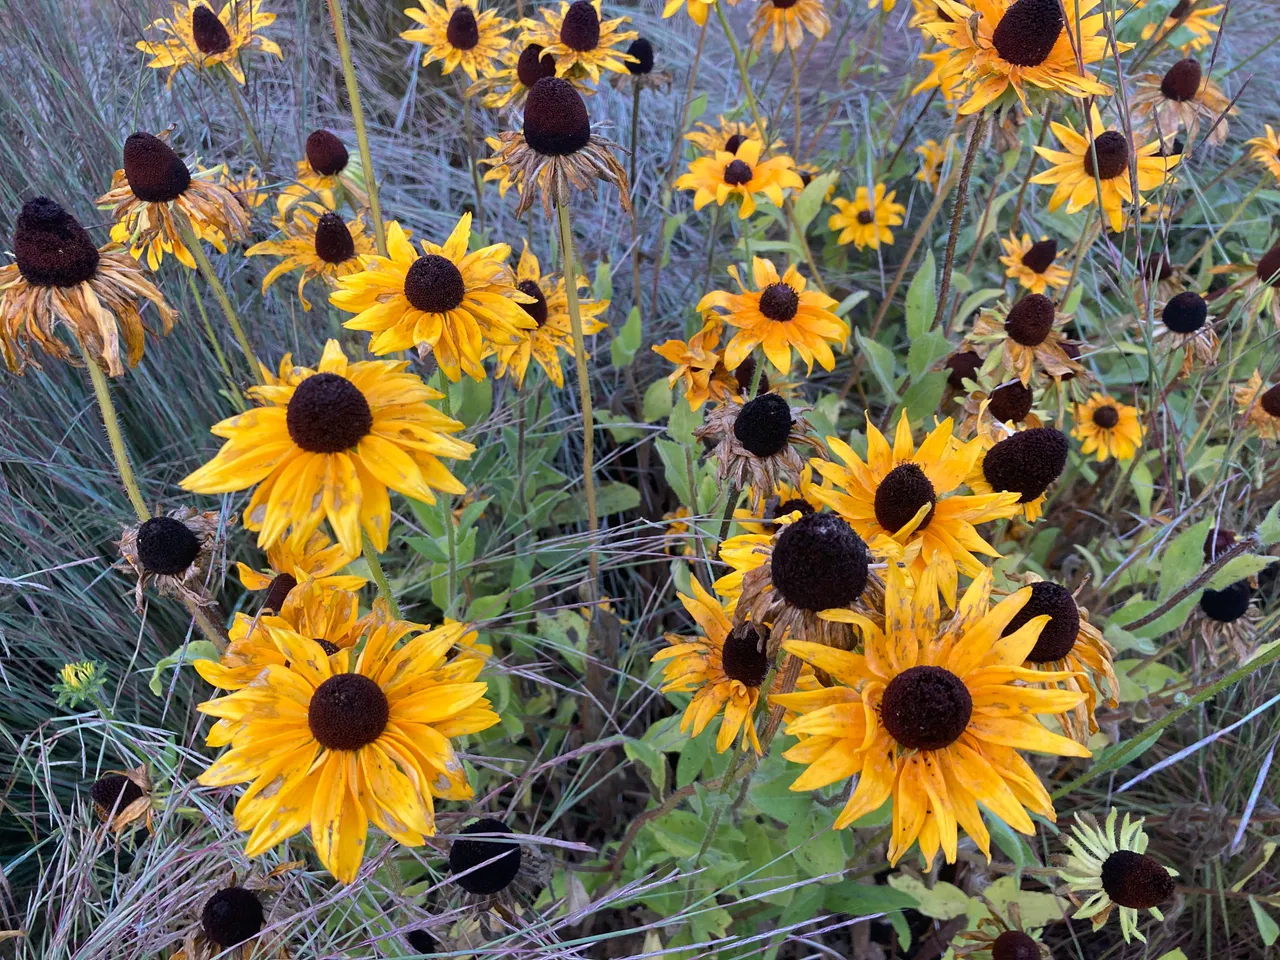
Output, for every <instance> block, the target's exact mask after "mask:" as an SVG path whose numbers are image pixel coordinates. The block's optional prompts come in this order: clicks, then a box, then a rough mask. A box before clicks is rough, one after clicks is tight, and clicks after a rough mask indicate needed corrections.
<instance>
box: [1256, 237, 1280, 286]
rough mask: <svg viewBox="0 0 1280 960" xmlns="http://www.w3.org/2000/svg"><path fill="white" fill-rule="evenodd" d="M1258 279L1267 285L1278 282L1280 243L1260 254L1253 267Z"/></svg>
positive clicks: (1279, 279) (1279, 280) (1279, 275)
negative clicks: (1256, 264) (1255, 265)
mask: <svg viewBox="0 0 1280 960" xmlns="http://www.w3.org/2000/svg"><path fill="white" fill-rule="evenodd" d="M1255 272H1256V273H1257V276H1258V279H1259V280H1261V281H1262V282H1263V283H1265V284H1267V285H1268V286H1271V287H1274V286H1275V285H1276V284H1278V283H1280V243H1277V244H1276V245H1275V246H1274V247H1272V248H1271V249H1270V250H1268V251H1267V252H1266V253H1264V254H1263V255H1262V259H1261V260H1259V261H1258V266H1257V267H1256V268H1255Z"/></svg>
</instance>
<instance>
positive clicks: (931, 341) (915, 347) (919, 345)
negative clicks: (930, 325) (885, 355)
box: [907, 330, 951, 379]
mask: <svg viewBox="0 0 1280 960" xmlns="http://www.w3.org/2000/svg"><path fill="white" fill-rule="evenodd" d="M950 352H951V342H950V341H949V340H948V339H947V338H946V337H944V336H943V335H942V334H940V333H939V332H938V331H937V330H929V331H927V332H925V333H922V334H920V335H919V336H916V337H912V338H911V349H910V350H908V351H907V372H908V373H909V374H911V376H912V377H915V378H917V379H919V377H920V375H921V374H923V373H924V372H925V371H926V370H928V369H929V368H930V367H931V366H933V364H934V363H935V362H936V361H938V360H940V359H942V358H943V357H945V356H946V355H947V354H948V353H950Z"/></svg>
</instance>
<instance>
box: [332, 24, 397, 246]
mask: <svg viewBox="0 0 1280 960" xmlns="http://www.w3.org/2000/svg"><path fill="white" fill-rule="evenodd" d="M327 2H328V4H329V18H330V19H331V20H332V21H333V39H334V40H335V41H336V42H337V44H338V55H339V56H340V57H341V58H342V79H343V80H344V81H345V82H346V85H347V99H348V100H350V101H351V123H352V126H354V127H355V130H356V143H357V144H359V146H360V166H361V167H362V168H363V170H364V186H365V192H366V193H368V195H369V219H370V220H372V221H373V236H374V240H375V241H376V242H377V245H378V253H379V254H380V255H381V256H384V257H385V256H386V255H387V228H386V225H385V224H384V223H383V222H382V204H381V203H380V202H379V200H378V178H377V177H375V176H374V173H373V153H372V152H371V151H370V150H369V131H368V130H367V129H366V128H365V124H364V106H363V105H362V104H361V102H360V85H359V83H357V81H356V67H355V64H354V63H353V62H352V60H351V41H350V40H349V39H348V38H347V27H346V24H345V23H344V22H343V19H342V9H341V6H340V0H327Z"/></svg>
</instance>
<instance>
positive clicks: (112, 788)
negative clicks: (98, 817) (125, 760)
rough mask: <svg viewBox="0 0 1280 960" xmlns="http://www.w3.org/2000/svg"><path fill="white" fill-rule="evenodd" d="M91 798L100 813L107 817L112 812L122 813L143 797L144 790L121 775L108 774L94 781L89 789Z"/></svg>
mask: <svg viewBox="0 0 1280 960" xmlns="http://www.w3.org/2000/svg"><path fill="white" fill-rule="evenodd" d="M89 796H91V797H92V798H93V802H94V805H95V806H96V807H97V808H98V811H99V813H101V814H102V815H103V816H107V815H109V814H110V813H111V811H113V810H114V811H115V812H116V813H117V814H118V813H121V812H122V811H123V810H124V808H125V807H127V806H129V804H131V803H133V801H135V800H137V799H138V798H139V797H141V796H142V788H141V787H139V786H138V785H137V784H136V783H134V782H133V781H132V780H130V779H129V778H128V777H126V776H124V775H123V774H119V773H108V774H107V775H106V776H103V777H99V778H98V779H97V780H95V781H93V786H91V787H90V788H89Z"/></svg>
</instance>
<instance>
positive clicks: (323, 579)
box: [236, 530, 369, 613]
mask: <svg viewBox="0 0 1280 960" xmlns="http://www.w3.org/2000/svg"><path fill="white" fill-rule="evenodd" d="M355 558H356V554H354V553H348V552H347V551H346V550H344V549H343V547H342V544H340V543H333V542H332V541H330V540H329V538H328V537H327V536H325V534H324V533H323V532H322V531H320V530H317V531H315V532H314V533H312V534H311V535H310V536H307V537H286V538H285V539H284V540H281V541H279V542H277V543H274V544H272V545H271V546H270V547H269V548H268V549H267V567H268V569H267V571H266V572H262V571H260V570H254V569H253V568H252V567H250V566H249V565H248V564H245V563H239V562H237V563H236V569H237V570H238V571H239V573H240V583H241V584H243V585H244V588H245V589H246V590H251V591H255V592H256V591H262V590H265V591H266V592H267V593H266V596H265V597H264V598H263V601H262V606H263V609H265V610H270V611H271V612H272V613H279V612H280V610H281V608H282V607H283V605H284V602H285V600H286V599H287V598H288V596H289V593H290V591H292V590H293V588H294V587H296V586H298V584H300V583H305V582H307V581H311V582H313V583H314V584H315V585H316V586H317V587H319V588H320V589H321V590H322V591H328V590H359V589H360V588H361V587H363V586H364V585H365V584H366V583H368V582H369V581H368V579H367V578H365V577H360V576H355V575H352V574H342V573H339V572H338V571H340V570H341V569H342V568H343V567H345V566H347V564H349V563H351V562H352V561H353V560H355Z"/></svg>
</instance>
